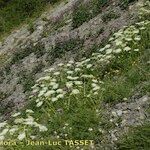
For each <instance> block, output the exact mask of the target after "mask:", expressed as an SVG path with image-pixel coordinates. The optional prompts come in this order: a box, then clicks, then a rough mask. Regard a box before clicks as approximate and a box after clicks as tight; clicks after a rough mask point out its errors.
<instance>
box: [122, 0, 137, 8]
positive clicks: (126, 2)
mask: <svg viewBox="0 0 150 150" xmlns="http://www.w3.org/2000/svg"><path fill="white" fill-rule="evenodd" d="M135 1H137V0H120V2H121V7H122V8H123V9H126V8H127V7H128V6H129V4H130V3H132V2H135Z"/></svg>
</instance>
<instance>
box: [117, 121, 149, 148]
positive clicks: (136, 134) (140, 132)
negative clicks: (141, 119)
mask: <svg viewBox="0 0 150 150" xmlns="http://www.w3.org/2000/svg"><path fill="white" fill-rule="evenodd" d="M149 139H150V124H148V123H145V124H144V125H142V126H138V127H135V128H132V129H131V130H130V132H129V134H127V135H125V136H124V137H123V139H122V140H120V141H119V142H118V143H117V144H116V145H117V149H118V150H137V149H138V150H148V149H149V147H150V140H149Z"/></svg>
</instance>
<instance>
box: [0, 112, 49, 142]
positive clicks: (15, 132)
mask: <svg viewBox="0 0 150 150" xmlns="http://www.w3.org/2000/svg"><path fill="white" fill-rule="evenodd" d="M33 113H34V112H33V111H32V110H30V109H27V110H26V118H23V117H21V115H22V114H21V113H20V112H18V113H15V114H13V115H12V118H13V122H12V123H11V124H10V123H8V122H7V121H4V122H2V123H0V131H1V132H0V140H4V139H7V137H9V138H10V137H13V138H17V139H18V140H20V141H22V140H23V139H25V138H33V137H35V136H34V135H31V129H33V128H38V129H39V131H40V132H44V131H47V130H48V129H47V128H46V127H45V126H43V125H41V124H38V123H37V122H36V121H35V119H34V118H33V117H32V116H31V114H33Z"/></svg>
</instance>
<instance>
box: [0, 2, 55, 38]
mask: <svg viewBox="0 0 150 150" xmlns="http://www.w3.org/2000/svg"><path fill="white" fill-rule="evenodd" d="M2 2H3V4H4V5H3V6H1V9H0V35H1V36H0V38H2V37H3V35H4V34H6V33H9V32H11V31H12V30H13V29H14V28H16V27H18V26H19V25H20V24H22V23H23V22H25V21H26V22H29V21H30V20H31V19H32V18H36V17H38V16H39V15H40V14H41V12H42V11H43V10H44V9H45V7H46V5H48V4H52V5H53V4H54V3H56V2H58V0H53V1H52V2H51V1H46V0H26V1H24V0H13V1H8V2H7V1H4V0H1V3H2ZM6 3H7V4H6ZM5 4H6V5H5Z"/></svg>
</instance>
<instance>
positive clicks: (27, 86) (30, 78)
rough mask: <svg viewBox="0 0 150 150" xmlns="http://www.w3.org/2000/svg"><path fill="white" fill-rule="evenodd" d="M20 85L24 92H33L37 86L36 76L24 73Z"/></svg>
mask: <svg viewBox="0 0 150 150" xmlns="http://www.w3.org/2000/svg"><path fill="white" fill-rule="evenodd" d="M18 83H19V84H22V85H23V89H24V92H27V91H31V87H32V86H33V85H34V84H35V82H34V74H32V73H26V72H24V73H22V74H21V76H20V80H19V81H18Z"/></svg>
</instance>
